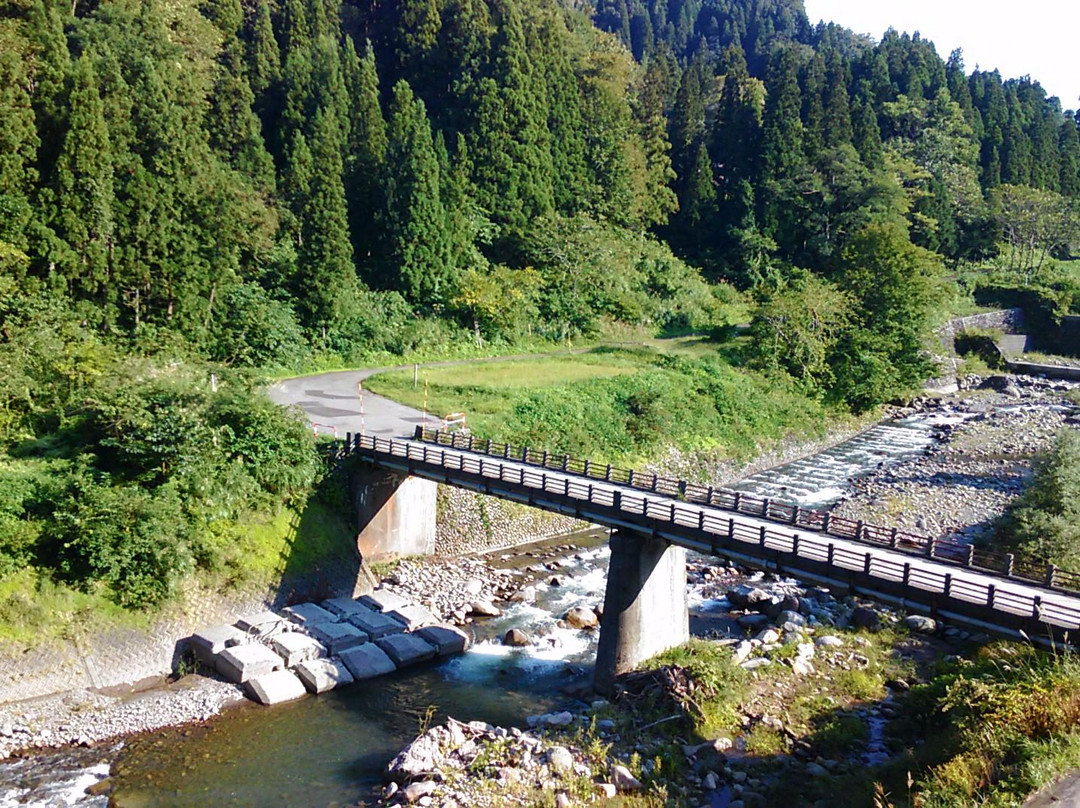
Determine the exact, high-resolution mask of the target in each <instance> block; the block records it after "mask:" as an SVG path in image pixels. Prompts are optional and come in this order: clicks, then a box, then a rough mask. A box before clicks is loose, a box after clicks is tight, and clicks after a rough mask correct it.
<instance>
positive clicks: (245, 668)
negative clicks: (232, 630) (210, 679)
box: [215, 643, 284, 684]
mask: <svg viewBox="0 0 1080 808" xmlns="http://www.w3.org/2000/svg"><path fill="white" fill-rule="evenodd" d="M283 664H284V663H283V662H282V660H281V657H279V656H278V655H277V654H275V653H274V652H273V651H271V650H270V649H269V648H267V647H266V646H265V645H262V644H261V643H248V644H247V645H237V646H235V647H233V648H226V649H225V650H224V651H222V652H221V653H220V654H218V656H217V660H216V661H215V667H216V668H217V672H218V673H220V674H221V675H222V676H224V677H225V678H226V679H228V680H229V681H230V682H234V683H236V684H243V683H244V682H246V681H247V680H248V679H253V678H254V677H256V676H262V675H263V674H266V673H271V672H272V671H275V670H277V669H278V668H280V667H281V666H282V665H283Z"/></svg>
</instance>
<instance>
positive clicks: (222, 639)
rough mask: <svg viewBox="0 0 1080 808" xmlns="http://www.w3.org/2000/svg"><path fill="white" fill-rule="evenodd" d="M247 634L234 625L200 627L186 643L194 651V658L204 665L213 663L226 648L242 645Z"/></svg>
mask: <svg viewBox="0 0 1080 808" xmlns="http://www.w3.org/2000/svg"><path fill="white" fill-rule="evenodd" d="M247 641H248V636H247V634H245V633H244V632H242V631H241V630H240V629H238V628H237V627H236V626H212V627H210V628H204V629H200V630H199V631H196V632H195V633H194V634H192V635H191V638H190V639H189V640H188V645H190V646H191V649H192V650H193V651H194V652H195V658H196V659H197V660H199V662H201V663H203V664H204V665H213V664H214V659H215V658H216V657H217V655H218V654H220V653H221V652H222V651H224V650H225V649H226V648H232V647H233V646H236V645H243V644H244V643H246V642H247Z"/></svg>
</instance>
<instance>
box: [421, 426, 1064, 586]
mask: <svg viewBox="0 0 1080 808" xmlns="http://www.w3.org/2000/svg"><path fill="white" fill-rule="evenodd" d="M415 440H418V441H421V442H424V443H431V444H435V445H439V446H449V447H450V448H452V449H462V450H466V451H470V452H475V453H477V454H484V455H488V456H489V457H496V458H502V459H504V460H512V461H514V462H518V463H525V464H527V465H530V466H537V467H539V468H544V469H550V470H552V471H561V472H565V473H567V474H575V475H578V476H581V477H586V478H589V479H593V480H603V481H604V482H609V483H616V484H618V485H625V486H629V487H631V488H637V489H641V490H643V491H649V492H652V493H656V494H663V495H666V496H672V497H677V498H679V499H682V500H685V501H686V502H696V503H700V504H702V505H708V506H710V507H713V508H719V509H721V510H727V511H735V512H737V513H743V514H747V515H749V516H758V517H761V518H764V519H768V520H769V521H773V522H779V523H781V524H785V525H791V526H793V527H799V528H803V529H805V530H816V531H820V532H821V533H824V534H826V535H829V536H836V537H837V538H841V539H850V540H852V541H857V542H861V543H864V544H871V545H877V546H884V547H890V548H891V549H894V550H898V551H900V552H904V553H909V554H912V555H922V556H925V557H927V558H933V559H937V560H939V561H946V562H949V563H954V564H957V565H961V566H965V567H971V568H975V569H978V570H980V571H982V572H985V573H988V574H991V575H998V576H1001V577H1004V578H1016V579H1021V580H1024V581H1027V582H1029V583H1032V584H1035V585H1038V586H1042V587H1045V588H1047V589H1057V590H1064V591H1071V592H1080V573H1077V572H1071V571H1069V570H1063V569H1060V568H1058V567H1056V566H1054V565H1052V564H1042V563H1039V562H1036V561H1033V560H1031V559H1026V558H1023V557H1018V556H1016V555H1014V554H1013V553H999V552H995V551H992V550H987V549H984V548H981V547H975V546H973V545H971V544H967V543H964V542H960V541H957V540H955V539H936V538H932V537H930V536H923V535H920V534H917V533H910V532H908V531H904V530H899V529H897V528H888V527H882V526H880V525H872V524H868V523H866V522H862V521H858V520H854V519H845V518H843V517H839V516H833V515H832V514H830V513H829V512H827V511H819V510H814V509H811V508H803V507H801V506H799V505H795V504H792V503H787V502H779V501H777V500H774V499H772V498H769V497H758V496H754V495H753V494H747V493H744V492H742V491H732V490H730V489H726V488H719V487H714V486H707V485H700V484H698V483H692V482H688V481H686V480H679V479H676V478H673V477H662V476H659V475H657V474H655V473H653V472H643V471H639V470H636V469H623V468H618V467H616V466H612V465H610V464H605V463H595V462H593V461H591V460H580V459H578V458H574V457H571V456H570V455H568V454H561V453H560V454H555V453H550V452H546V451H543V452H538V451H536V450H534V449H529V448H528V447H524V446H514V445H512V444H508V443H497V442H495V441H492V440H490V439H487V438H478V437H476V436H475V435H464V434H461V433H447V432H442V431H440V430H435V429H425V428H423V427H419V426H418V427H417V428H416V434H415Z"/></svg>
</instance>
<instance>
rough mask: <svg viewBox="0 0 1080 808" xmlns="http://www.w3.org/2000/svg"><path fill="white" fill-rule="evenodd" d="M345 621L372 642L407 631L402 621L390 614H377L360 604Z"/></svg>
mask: <svg viewBox="0 0 1080 808" xmlns="http://www.w3.org/2000/svg"><path fill="white" fill-rule="evenodd" d="M345 619H346V620H347V621H348V622H349V624H351V625H354V626H356V627H357V628H358V629H360V630H361V631H362V632H364V633H365V634H367V635H368V637H369V638H370V639H372V640H377V639H379V638H380V637H385V636H386V635H387V634H400V633H401V632H403V631H404V630H405V626H404V625H403V624H402V623H401V621H400V620H395V619H394V618H393V617H391V616H390V615H388V614H383V613H382V612H377V611H375V610H374V609H369V608H368V607H367V606H361V605H360V604H357V608H356V610H355V611H353V612H352V613H350V614H349V616H348V617H347V618H345Z"/></svg>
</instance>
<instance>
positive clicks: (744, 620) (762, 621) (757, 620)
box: [735, 612, 769, 631]
mask: <svg viewBox="0 0 1080 808" xmlns="http://www.w3.org/2000/svg"><path fill="white" fill-rule="evenodd" d="M735 622H737V623H738V624H739V625H740V626H742V627H743V628H745V629H747V630H748V631H757V630H758V629H761V628H764V627H765V626H767V625H769V616H768V615H767V614H758V613H757V612H751V613H750V614H744V615H742V616H741V617H739V618H738V619H737V620H736V621H735Z"/></svg>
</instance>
